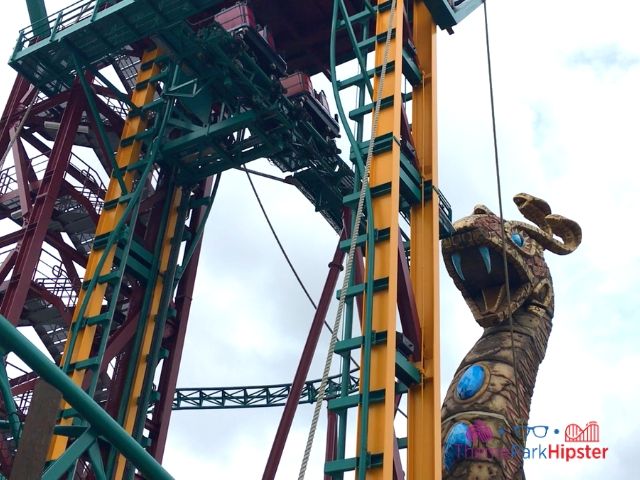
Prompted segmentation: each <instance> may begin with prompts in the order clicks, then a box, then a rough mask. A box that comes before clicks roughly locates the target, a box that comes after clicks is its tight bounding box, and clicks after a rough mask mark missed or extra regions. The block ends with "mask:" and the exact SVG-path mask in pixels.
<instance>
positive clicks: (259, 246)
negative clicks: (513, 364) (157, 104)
mask: <svg viewBox="0 0 640 480" xmlns="http://www.w3.org/2000/svg"><path fill="white" fill-rule="evenodd" d="M16 3H18V2H16ZM66 3H68V2H66V1H57V2H52V1H48V2H47V4H48V5H52V6H50V8H49V9H50V11H53V10H54V8H53V6H59V5H64V4H66ZM605 8H606V9H605ZM489 9H490V22H491V34H492V47H493V48H492V53H493V61H494V76H495V88H496V92H495V93H496V106H497V115H498V133H499V148H500V155H501V166H502V180H503V191H504V201H505V209H506V215H507V217H508V218H518V213H517V210H516V209H515V207H514V206H513V204H512V203H511V201H510V197H511V196H512V195H513V194H515V193H518V192H521V191H524V192H528V193H532V194H535V195H537V196H540V197H542V198H544V199H546V200H547V201H548V202H549V203H550V205H551V207H552V208H553V210H554V212H556V213H559V214H562V215H565V216H568V217H570V218H572V219H574V220H576V221H578V222H579V223H580V224H581V225H582V228H583V233H584V241H583V244H582V246H581V247H580V248H579V249H578V250H577V251H576V252H575V253H573V254H572V255H569V256H567V257H555V256H553V255H551V254H549V255H548V263H549V264H550V266H551V270H552V273H553V277H554V281H555V290H556V315H555V319H554V331H553V333H552V336H551V340H550V343H549V349H548V352H547V358H546V359H545V361H544V363H543V364H542V367H541V369H540V373H539V376H538V383H537V389H536V392H535V396H534V400H533V407H532V414H531V419H532V421H531V423H536V424H543V425H549V426H552V428H553V427H557V428H560V429H561V430H562V429H563V428H564V426H565V425H566V424H568V423H578V424H581V423H582V424H585V423H586V422H587V421H590V420H596V421H598V422H599V423H600V428H601V440H602V444H603V445H604V446H608V447H609V448H610V451H609V457H608V458H607V460H605V461H591V462H585V461H582V462H577V461H576V462H571V463H564V462H552V461H539V460H534V461H530V462H529V463H528V464H527V466H526V471H527V475H528V478H530V479H581V480H595V479H601V478H603V477H604V476H605V475H606V476H607V477H608V478H612V479H630V478H635V475H634V474H633V473H632V472H634V470H633V469H632V468H631V465H632V456H633V448H634V445H636V444H637V438H638V435H639V434H640V424H639V422H638V414H637V408H636V404H635V403H636V399H637V398H638V397H639V394H640V387H639V385H638V381H637V373H636V372H635V369H636V368H638V366H639V365H640V354H639V353H638V348H637V346H636V345H637V343H638V341H640V326H639V324H638V322H637V319H638V316H637V313H636V311H637V309H638V307H640V305H639V303H640V301H639V296H638V294H637V287H636V285H637V284H638V283H639V281H640V278H638V277H639V274H638V267H640V253H639V251H640V250H639V249H638V248H637V238H638V237H639V236H640V229H639V227H638V223H637V221H636V220H635V214H634V211H633V208H634V205H636V199H635V196H636V194H637V193H638V191H639V189H638V187H637V178H638V173H640V169H639V167H638V166H637V161H638V160H639V153H638V152H639V148H638V143H639V141H640V136H639V135H638V133H637V132H638V127H639V126H640V113H639V112H640V94H639V93H638V92H639V90H638V85H640V33H638V30H637V18H640V5H639V4H638V3H637V2H635V1H634V0H620V1H617V2H601V1H596V0H562V1H558V0H537V1H535V2H532V1H525V0H493V1H491V2H490V3H489ZM25 10H26V9H25V7H23V6H22V5H17V4H14V6H13V7H11V9H10V10H8V9H5V12H4V14H3V16H2V17H1V18H0V22H2V23H1V26H2V28H0V39H1V40H2V45H4V47H3V48H4V52H5V53H4V58H8V56H9V55H10V53H11V50H12V48H13V42H14V39H15V38H16V37H17V28H18V27H20V26H23V25H25V24H26V22H27V20H26V14H25ZM483 35H484V33H483V19H482V14H481V13H480V12H476V13H475V14H473V15H472V16H471V17H470V18H468V19H467V20H466V21H465V22H464V23H463V24H462V25H461V26H460V27H459V28H457V29H456V34H455V35H453V36H448V35H447V34H444V33H442V34H440V36H439V41H440V48H439V57H438V67H439V77H438V81H439V98H438V102H439V108H440V110H439V121H440V131H439V142H440V174H441V178H440V186H441V189H442V190H443V192H444V193H445V195H446V196H447V198H448V199H449V201H450V202H451V203H452V205H453V208H454V216H455V217H456V218H459V217H461V216H464V215H466V214H468V213H470V211H471V209H472V208H473V205H474V204H476V203H485V204H486V205H488V206H489V207H490V208H492V209H494V210H497V193H496V188H495V173H494V169H493V150H492V143H491V142H492V140H491V127H490V111H489V101H488V85H487V73H486V57H485V51H484V36H483ZM12 80H13V73H12V72H11V70H10V69H9V67H7V66H0V81H1V82H2V89H0V100H2V101H4V99H6V97H7V95H8V93H9V88H10V85H11V82H12ZM256 185H257V187H258V189H259V190H260V192H261V194H262V196H263V199H264V202H265V205H266V208H267V209H268V211H269V212H270V214H271V216H272V220H273V222H274V224H275V225H276V228H277V229H278V231H279V233H280V234H281V237H282V240H283V242H284V243H285V245H286V247H287V249H288V251H289V253H290V255H291V257H292V259H293V261H294V263H295V265H296V266H297V267H298V269H299V271H300V273H301V276H302V277H303V279H304V280H305V282H306V284H307V286H308V287H309V288H310V290H311V292H312V294H313V295H314V296H315V297H316V298H317V297H318V296H319V293H320V290H321V288H322V285H323V282H324V277H325V274H326V264H327V263H328V261H329V259H330V258H331V255H332V254H333V250H334V247H335V243H336V240H337V239H336V237H335V235H334V233H333V232H332V230H331V229H330V228H329V227H328V226H327V225H325V223H324V221H323V220H322V218H321V217H320V216H319V215H318V214H315V213H314V212H313V209H312V208H311V207H310V206H309V205H308V204H307V203H305V201H304V199H303V198H302V196H301V195H300V194H298V193H297V191H296V190H294V189H292V187H288V186H285V185H280V184H275V183H273V182H270V181H268V180H263V179H257V180H256ZM205 245H206V248H205V249H204V254H203V257H202V260H201V268H200V272H199V282H198V285H197V288H196V292H195V298H194V304H193V310H192V317H191V324H190V330H189V335H188V338H187V342H186V351H185V353H184V356H183V366H182V371H181V375H180V380H179V385H181V386H221V385H251V384H268V383H280V382H285V381H289V380H290V379H291V378H292V376H293V372H294V370H295V367H296V364H297V359H298V357H299V354H300V351H301V348H302V344H303V341H304V339H305V335H306V332H307V329H308V325H309V323H310V321H311V318H312V315H313V311H312V308H311V307H310V305H309V304H308V302H307V300H306V299H305V298H304V296H303V295H302V293H301V292H300V290H299V288H298V286H297V285H296V283H295V280H294V279H293V277H292V275H291V274H290V272H289V271H288V270H287V268H286V265H285V264H284V262H283V261H282V259H281V257H280V254H279V252H278V251H277V247H276V245H275V243H274V241H273V239H272V237H271V236H270V233H269V231H268V229H267V226H266V224H265V222H264V220H263V218H262V217H261V214H260V212H259V210H258V207H257V204H256V202H255V200H254V198H253V197H252V194H251V191H250V189H249V186H248V184H247V181H246V179H245V178H243V176H242V175H240V174H238V173H237V172H231V173H228V174H226V175H225V176H224V177H223V181H222V183H221V188H220V193H219V197H218V201H217V202H216V205H215V206H214V209H213V212H212V215H211V218H210V221H209V225H208V229H207V233H206V237H205ZM442 273H443V276H442V282H441V283H442V286H441V292H442V298H441V305H442V308H441V321H442V340H441V341H442V352H443V356H442V383H443V389H445V388H446V386H447V385H448V383H449V381H450V380H451V377H452V375H453V373H454V371H455V369H456V368H457V365H458V362H459V361H460V359H461V358H462V357H463V356H464V355H465V353H466V352H467V351H468V349H469V347H470V346H471V345H472V344H473V343H474V342H475V340H476V339H477V338H478V337H479V335H480V333H481V329H480V327H478V326H477V325H476V324H475V323H474V321H473V319H472V317H471V315H470V313H469V312H468V310H467V307H466V305H465V304H464V302H463V301H462V299H461V297H460V295H459V293H458V292H457V291H456V290H455V289H454V288H453V284H452V283H451V282H450V280H449V278H448V277H447V276H446V272H444V271H443V272H442ZM323 340H324V341H323V342H322V343H321V345H320V347H319V352H324V351H325V348H326V343H327V335H325V337H324V339H323ZM321 356H323V353H319V354H318V360H317V361H316V362H315V364H314V368H313V373H312V377H313V378H316V377H318V376H319V374H320V370H321V368H320V364H321V360H320V357H321ZM299 411H300V415H299V416H298V418H297V419H296V421H295V423H294V428H293V431H292V434H291V436H290V438H289V442H288V445H287V449H286V451H285V457H284V458H283V462H282V466H281V474H280V475H279V477H278V478H282V479H289V478H294V476H295V475H296V473H297V469H298V466H299V462H300V458H301V455H302V451H303V443H304V439H305V438H306V431H307V429H308V425H309V417H310V411H311V409H310V407H308V406H304V407H301V408H300V409H299ZM279 414H280V410H247V411H209V412H205V411H203V412H177V413H176V414H174V417H173V420H172V427H171V432H170V437H169V443H168V446H167V453H166V457H165V464H166V466H167V468H168V469H169V470H170V471H171V472H172V473H173V474H174V475H175V476H176V478H178V479H189V478H242V479H245V478H246V479H251V478H259V477H260V475H261V472H262V469H263V467H264V463H265V460H266V457H267V455H268V452H269V447H270V443H271V440H272V438H273V434H274V432H275V428H276V425H277V422H278V417H279ZM323 440H324V432H323V431H322V432H320V433H319V434H318V436H317V441H316V446H315V448H314V452H313V453H314V454H313V457H312V468H311V469H310V473H309V474H308V476H307V478H311V479H319V478H321V471H322V456H323V452H324V448H323Z"/></svg>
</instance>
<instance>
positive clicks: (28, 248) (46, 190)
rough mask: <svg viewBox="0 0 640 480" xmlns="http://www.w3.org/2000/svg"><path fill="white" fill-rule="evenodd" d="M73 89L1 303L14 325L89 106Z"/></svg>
mask: <svg viewBox="0 0 640 480" xmlns="http://www.w3.org/2000/svg"><path fill="white" fill-rule="evenodd" d="M72 90H73V92H72V95H71V97H70V100H69V103H68V104H67V108H66V109H65V111H64V114H63V116H62V121H61V125H60V130H59V131H58V135H57V136H56V140H55V143H54V145H53V149H52V151H51V157H50V159H49V162H48V163H47V169H46V171H45V174H44V177H43V179H42V182H41V184H40V188H39V189H38V194H37V195H36V199H35V202H34V205H33V209H32V213H31V215H30V216H29V219H28V223H27V224H26V225H25V228H24V229H23V231H24V235H23V237H22V239H21V240H20V242H19V244H18V246H17V249H18V258H17V260H16V266H15V268H14V269H13V275H12V276H11V280H10V281H9V285H8V287H7V290H6V291H5V294H4V296H3V298H2V303H0V312H2V313H3V314H4V316H5V317H6V318H8V319H9V321H11V322H12V323H13V324H14V325H17V323H18V321H19V319H20V314H21V312H22V307H23V305H24V302H25V300H26V298H27V293H28V290H29V285H30V283H31V277H32V275H33V272H34V271H35V268H36V266H37V264H38V260H39V258H40V251H41V249H42V243H43V241H44V239H45V236H46V234H47V229H48V228H49V224H50V223H51V215H52V213H53V207H54V205H55V200H56V199H57V198H58V194H59V193H60V189H61V187H62V183H63V179H64V173H65V171H66V169H67V165H68V164H69V156H70V154H71V147H72V146H73V141H74V139H75V134H76V131H77V129H78V124H79V123H80V119H81V117H82V112H83V111H84V107H85V98H84V95H83V94H82V90H81V88H80V87H79V86H78V85H77V84H76V85H75V86H74V87H72Z"/></svg>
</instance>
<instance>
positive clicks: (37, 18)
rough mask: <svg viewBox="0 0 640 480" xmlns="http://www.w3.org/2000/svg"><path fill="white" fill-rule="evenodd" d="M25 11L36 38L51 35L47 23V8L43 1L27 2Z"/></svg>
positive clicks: (32, 0) (30, 0)
mask: <svg viewBox="0 0 640 480" xmlns="http://www.w3.org/2000/svg"><path fill="white" fill-rule="evenodd" d="M27 10H28V11H29V20H31V26H32V28H33V33H34V35H36V36H38V37H47V36H49V35H51V29H50V28H49V23H48V22H47V7H46V5H45V4H44V0H27Z"/></svg>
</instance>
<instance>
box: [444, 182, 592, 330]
mask: <svg viewBox="0 0 640 480" xmlns="http://www.w3.org/2000/svg"><path fill="white" fill-rule="evenodd" d="M514 202H515V203H516V205H517V206H518V209H519V210H520V212H521V213H522V214H523V216H524V217H525V218H527V219H528V220H530V221H532V222H533V223H534V224H535V226H534V225H530V224H528V223H525V222H519V221H505V222H504V235H503V233H502V232H501V230H502V223H501V221H500V218H499V217H498V216H496V215H495V214H494V213H492V212H491V210H489V209H488V208H487V207H485V206H484V205H478V206H476V207H475V208H474V210H473V214H472V215H470V216H468V217H465V218H463V219H461V220H458V221H457V222H456V223H455V224H454V228H455V231H456V233H455V234H454V235H453V236H452V237H450V238H447V239H446V240H444V241H443V242H442V254H443V257H444V262H445V265H446V268H447V270H448V272H449V275H450V276H451V278H452V279H453V281H454V283H455V285H456V287H457V288H458V290H460V292H461V293H462V296H463V297H464V299H465V301H466V302H467V305H469V308H470V309H471V312H472V313H473V316H474V318H475V320H476V321H477V322H478V323H479V324H480V325H481V326H483V327H490V326H495V325H499V324H500V323H502V322H504V321H505V320H508V318H509V313H510V312H515V311H516V310H518V309H519V308H520V307H521V306H522V305H523V304H524V303H525V302H527V301H528V302H531V303H534V304H538V305H539V306H540V307H543V308H553V304H552V302H553V295H552V291H551V276H550V274H549V269H548V267H547V264H546V262H545V260H544V256H543V252H544V250H545V249H546V250H549V251H551V252H553V253H557V254H560V255H565V254H568V253H571V252H572V251H574V250H575V249H576V248H577V247H578V245H579V244H580V241H581V238H582V233H581V230H580V226H579V225H578V224H577V223H576V222H574V221H573V220H569V219H568V218H564V217H562V216H560V215H554V214H552V213H551V208H550V207H549V205H548V204H547V202H545V201H544V200H541V199H539V198H536V197H534V196H532V195H528V194H526V193H520V194H518V195H516V196H515V197H514ZM555 236H558V237H559V238H560V240H558V239H557V238H555ZM503 237H504V239H505V242H506V248H505V249H504V251H503V248H502V239H503ZM505 257H506V258H505ZM505 260H506V266H507V268H506V274H505V265H504V264H505ZM506 277H508V283H509V287H510V288H509V289H508V290H509V291H508V290H507V288H506V287H507V278H506ZM508 293H510V295H508ZM508 297H510V298H508ZM509 300H510V301H511V308H509Z"/></svg>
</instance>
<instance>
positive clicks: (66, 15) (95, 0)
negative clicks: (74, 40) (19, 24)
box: [14, 0, 123, 53]
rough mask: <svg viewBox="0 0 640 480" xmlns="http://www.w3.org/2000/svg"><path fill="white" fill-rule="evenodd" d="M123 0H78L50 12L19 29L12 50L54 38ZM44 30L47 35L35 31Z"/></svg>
mask: <svg viewBox="0 0 640 480" xmlns="http://www.w3.org/2000/svg"><path fill="white" fill-rule="evenodd" d="M122 1H123V0H108V1H106V0H80V1H78V2H75V3H73V4H71V5H69V6H68V7H65V8H63V9H62V10H60V11H58V12H55V13H52V14H51V15H49V16H48V17H47V18H44V19H42V20H39V21H37V22H35V23H34V24H33V25H29V26H28V27H26V28H23V29H22V30H20V35H19V37H18V43H17V45H16V48H15V50H14V52H15V53H17V52H20V51H21V50H23V49H25V48H26V47H28V46H30V45H35V44H36V43H38V42H40V41H42V40H44V39H45V38H52V39H53V38H55V36H56V34H57V33H58V32H60V31H62V30H64V29H65V28H69V27H71V26H73V25H76V24H77V23H79V22H81V21H82V20H85V19H87V18H92V17H93V16H94V14H95V13H96V12H98V11H100V10H103V9H105V8H107V7H110V6H112V5H116V4H118V3H120V2H122ZM42 31H46V32H47V35H48V37H44V36H41V35H38V33H37V32H42Z"/></svg>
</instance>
